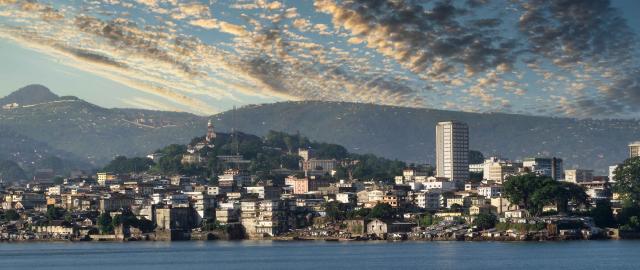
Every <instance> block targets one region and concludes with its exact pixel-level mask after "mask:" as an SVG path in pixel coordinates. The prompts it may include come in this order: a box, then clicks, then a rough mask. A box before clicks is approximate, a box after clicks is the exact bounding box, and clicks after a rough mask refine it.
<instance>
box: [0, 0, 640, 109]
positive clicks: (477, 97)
mask: <svg viewBox="0 0 640 270" xmlns="http://www.w3.org/2000/svg"><path fill="white" fill-rule="evenodd" d="M286 3H287V5H286V6H285V5H284V4H283V2H282V1H267V0H246V1H244V0H243V1H219V2H215V1H214V2H212V1H209V2H208V3H207V1H195V0H194V1H176V0H128V1H111V0H109V1H90V2H85V3H84V5H82V7H79V6H78V5H73V4H65V3H60V4H56V5H55V8H54V6H52V5H48V4H46V3H45V2H38V1H10V0H0V16H1V17H2V18H1V22H0V33H3V36H4V37H5V38H7V39H12V40H14V41H16V42H19V43H20V44H24V46H27V47H29V46H31V47H34V48H37V50H38V51H42V52H44V53H47V54H49V55H55V57H59V58H60V61H62V62H64V63H67V64H70V65H74V66H76V67H77V68H78V69H82V70H85V71H88V72H92V73H94V74H97V75H99V76H102V77H105V78H109V79H112V80H114V81H117V82H120V83H122V84H124V85H127V86H129V87H132V88H135V89H138V90H140V91H143V92H146V93H153V94H154V95H156V96H158V97H163V98H164V99H165V100H166V101H168V103H173V102H174V101H175V103H176V104H179V105H181V106H183V107H188V108H189V110H192V111H197V112H200V113H202V112H206V111H213V110H217V109H218V108H213V107H211V106H210V105H208V104H207V102H205V101H202V100H201V99H202V98H204V99H205V100H207V101H208V100H216V101H218V102H220V103H231V102H233V103H234V104H238V103H243V102H247V101H246V100H248V99H249V97H250V99H251V100H252V101H255V100H258V101H273V100H282V99H287V100H338V101H353V102H367V103H376V104H389V105H402V106H415V107H425V106H434V107H438V108H445V107H446V108H456V109H462V110H471V111H505V112H509V111H531V112H534V111H535V112H536V113H558V114H562V115H571V116H579V117H593V116H595V117H598V116H604V117H609V116H612V115H615V116H628V115H632V116H637V115H638V113H640V109H639V108H640V106H638V105H640V97H639V95H640V94H638V93H640V90H639V89H638V85H639V82H638V80H639V78H640V72H638V70H639V66H638V62H637V52H638V50H637V47H636V44H637V42H636V39H635V38H636V37H635V33H633V31H632V30H631V29H630V28H629V27H628V25H627V24H626V22H625V20H624V19H623V18H622V17H621V16H620V14H619V13H618V11H616V10H615V9H614V8H612V7H611V5H610V3H609V2H608V1H606V0H580V1H578V0H556V1H550V0H514V1H498V0H449V1H447V0H434V1H415V0H393V1H368V0H344V1H334V0H316V1H315V2H314V8H315V11H317V12H315V13H314V12H313V10H307V7H306V6H305V5H298V6H295V7H294V5H296V4H297V2H295V1H294V2H286ZM132 14H135V16H132ZM327 15H329V18H330V23H328V22H327V20H326V16H327ZM198 28H201V29H206V30H216V31H202V30H201V29H200V30H198ZM218 32H221V33H225V34H222V35H221V34H219V33H218ZM226 34H229V35H226ZM550 96H553V97H554V98H549V97H550ZM223 101H224V102H223ZM138 104H140V105H141V104H142V101H139V102H138ZM147 105H150V104H147ZM536 107H537V108H539V110H538V109H531V108H536ZM181 108H182V107H181Z"/></svg>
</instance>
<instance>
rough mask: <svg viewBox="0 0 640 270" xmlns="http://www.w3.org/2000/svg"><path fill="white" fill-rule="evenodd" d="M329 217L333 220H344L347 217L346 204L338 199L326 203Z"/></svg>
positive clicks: (325, 207)
mask: <svg viewBox="0 0 640 270" xmlns="http://www.w3.org/2000/svg"><path fill="white" fill-rule="evenodd" d="M324 209H325V212H326V214H327V218H329V219H330V220H331V221H338V220H343V219H344V218H345V217H346V210H345V206H344V205H343V204H342V203H340V202H337V201H333V202H328V203H326V204H325V205H324Z"/></svg>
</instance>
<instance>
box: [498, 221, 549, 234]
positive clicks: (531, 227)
mask: <svg viewBox="0 0 640 270" xmlns="http://www.w3.org/2000/svg"><path fill="white" fill-rule="evenodd" d="M546 227H547V225H546V224H545V223H536V224H528V223H525V224H522V223H502V222H500V223H497V224H496V226H495V228H496V229H497V230H499V231H507V230H513V231H518V232H536V231H540V230H544V229H545V228H546Z"/></svg>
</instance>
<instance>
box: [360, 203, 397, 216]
mask: <svg viewBox="0 0 640 270" xmlns="http://www.w3.org/2000/svg"><path fill="white" fill-rule="evenodd" d="M395 213H396V211H395V209H393V207H391V205H390V204H388V203H378V204H376V206H374V207H373V208H372V209H371V212H370V213H369V215H367V218H370V219H373V218H377V219H391V218H393V217H394V216H395Z"/></svg>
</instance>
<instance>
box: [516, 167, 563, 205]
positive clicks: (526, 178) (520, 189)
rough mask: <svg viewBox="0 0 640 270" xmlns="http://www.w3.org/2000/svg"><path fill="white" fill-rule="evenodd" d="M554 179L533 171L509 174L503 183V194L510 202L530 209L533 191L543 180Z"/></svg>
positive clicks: (541, 184)
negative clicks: (538, 174)
mask: <svg viewBox="0 0 640 270" xmlns="http://www.w3.org/2000/svg"><path fill="white" fill-rule="evenodd" d="M549 180H551V181H554V180H553V179H551V178H550V177H544V176H537V175H535V174H533V173H528V174H522V175H514V176H509V177H507V179H506V180H505V183H504V194H505V196H506V197H507V198H508V199H509V202H511V203H512V204H516V205H520V206H522V207H524V208H525V209H530V208H531V205H532V201H531V197H532V196H533V193H534V192H535V191H536V190H537V189H538V188H540V187H541V186H543V182H544V181H549Z"/></svg>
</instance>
